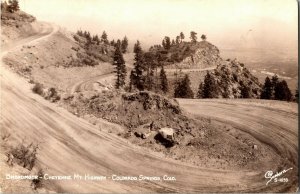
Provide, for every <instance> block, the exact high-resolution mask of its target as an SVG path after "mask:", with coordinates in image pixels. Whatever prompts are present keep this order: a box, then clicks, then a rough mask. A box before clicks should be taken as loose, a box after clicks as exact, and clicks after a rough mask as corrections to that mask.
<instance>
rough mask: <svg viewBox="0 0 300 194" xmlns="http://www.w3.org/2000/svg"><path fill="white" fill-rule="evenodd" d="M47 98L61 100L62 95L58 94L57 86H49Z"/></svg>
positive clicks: (53, 100) (54, 100)
mask: <svg viewBox="0 0 300 194" xmlns="http://www.w3.org/2000/svg"><path fill="white" fill-rule="evenodd" d="M45 99H46V100H51V101H52V102H56V101H58V100H60V96H59V95H58V93H57V91H56V89H55V88H49V89H48V92H47V94H46V96H45Z"/></svg>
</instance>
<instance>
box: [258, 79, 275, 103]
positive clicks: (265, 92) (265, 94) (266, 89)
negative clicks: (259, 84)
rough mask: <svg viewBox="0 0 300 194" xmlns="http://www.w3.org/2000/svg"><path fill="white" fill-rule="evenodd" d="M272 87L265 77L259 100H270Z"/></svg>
mask: <svg viewBox="0 0 300 194" xmlns="http://www.w3.org/2000/svg"><path fill="white" fill-rule="evenodd" d="M272 90H273V85H272V82H271V80H270V78H269V77H266V79H265V83H264V86H263V89H262V92H261V95H260V98H261V99H272V93H273V91H272Z"/></svg>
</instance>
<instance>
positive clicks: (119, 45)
mask: <svg viewBox="0 0 300 194" xmlns="http://www.w3.org/2000/svg"><path fill="white" fill-rule="evenodd" d="M115 47H116V48H117V47H119V48H120V49H121V50H122V48H121V40H120V39H118V40H117V43H116V44H115Z"/></svg>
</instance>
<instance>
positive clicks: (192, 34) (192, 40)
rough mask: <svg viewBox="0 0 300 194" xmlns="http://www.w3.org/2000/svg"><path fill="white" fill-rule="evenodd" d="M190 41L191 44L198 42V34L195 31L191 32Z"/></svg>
mask: <svg viewBox="0 0 300 194" xmlns="http://www.w3.org/2000/svg"><path fill="white" fill-rule="evenodd" d="M190 39H191V42H197V33H196V32H194V31H191V36H190Z"/></svg>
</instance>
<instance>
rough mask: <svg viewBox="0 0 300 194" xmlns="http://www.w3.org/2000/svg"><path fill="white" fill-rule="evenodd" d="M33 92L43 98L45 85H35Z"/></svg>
mask: <svg viewBox="0 0 300 194" xmlns="http://www.w3.org/2000/svg"><path fill="white" fill-rule="evenodd" d="M32 91H33V92H34V93H36V94H39V95H41V96H43V94H44V90H43V85H42V84H40V83H35V85H34V87H33V88H32Z"/></svg>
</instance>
